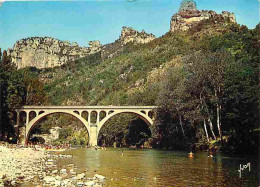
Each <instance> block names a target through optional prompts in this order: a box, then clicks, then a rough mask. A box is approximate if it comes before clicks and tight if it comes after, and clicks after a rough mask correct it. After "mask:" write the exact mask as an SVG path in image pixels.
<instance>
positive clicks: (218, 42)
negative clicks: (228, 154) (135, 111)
mask: <svg viewBox="0 0 260 187" xmlns="http://www.w3.org/2000/svg"><path fill="white" fill-rule="evenodd" d="M183 2H184V4H182V5H181V8H180V10H179V12H178V13H177V14H175V15H173V17H172V19H171V22H170V23H171V26H170V30H169V32H167V33H166V34H165V35H163V36H161V37H159V38H155V37H154V35H152V34H147V33H145V32H144V31H142V32H138V31H135V30H134V29H133V28H128V27H123V29H122V32H121V36H120V37H119V39H118V40H116V41H115V42H114V43H111V44H106V45H102V46H101V47H100V48H99V49H98V50H97V51H95V52H93V53H92V54H87V55H86V56H84V57H82V58H78V57H77V58H75V59H73V60H70V61H67V62H66V63H63V64H59V66H57V67H54V68H40V69H37V68H35V67H26V68H20V69H18V70H15V68H14V67H13V65H12V62H11V61H12V60H13V58H12V56H11V59H10V57H9V56H8V54H7V53H6V52H4V53H3V56H2V62H3V63H2V66H3V67H1V68H2V69H1V70H2V71H1V72H2V74H0V75H4V76H6V77H8V78H6V77H4V76H3V77H4V78H3V79H4V80H8V82H6V84H5V87H4V89H3V91H2V92H3V95H4V96H5V100H3V101H5V102H3V103H4V107H6V111H13V109H14V107H15V106H19V105H157V106H159V108H158V110H157V111H156V119H155V124H156V125H155V126H154V127H153V128H154V129H150V131H153V133H151V132H150V133H148V131H149V129H144V128H143V129H142V128H141V127H143V126H144V125H143V122H142V121H138V120H137V119H136V117H135V116H131V115H127V114H126V115H119V116H115V117H114V118H113V119H112V120H111V121H109V122H108V124H107V125H106V126H105V127H104V128H102V129H101V133H100V137H99V142H103V140H105V141H106V142H107V144H108V145H112V143H113V142H114V141H116V142H117V143H118V144H123V142H127V145H137V144H138V145H139V146H140V145H143V144H144V141H146V142H147V141H148V138H150V139H149V143H150V144H151V145H153V146H155V147H160V148H189V149H193V148H194V149H195V148H196V149H221V150H223V151H240V152H243V151H249V152H250V150H251V151H252V150H256V149H255V148H256V147H257V133H258V132H259V127H258V118H257V116H258V114H257V111H258V107H259V105H258V102H259V100H258V88H259V87H258V86H259V85H258V75H259V41H260V39H259V25H257V26H256V28H255V29H252V30H250V29H248V28H247V27H246V26H243V25H242V26H240V25H238V24H237V23H236V22H235V16H234V14H232V13H229V12H226V11H224V12H223V13H222V14H217V13H215V12H214V11H198V10H197V8H196V3H195V2H194V1H188V0H187V1H183ZM37 39H39V38H37ZM93 45H96V43H93ZM34 54H36V53H34ZM36 56H37V55H36ZM18 59H20V58H18ZM14 63H15V65H16V67H17V63H16V62H14ZM1 72H0V73H1ZM6 72H7V74H5V73H6ZM5 93H9V94H5ZM10 113H11V112H10ZM6 116H8V115H6ZM6 116H4V117H6ZM91 117H95V116H91ZM64 119H65V118H64ZM64 119H63V117H62V116H58V117H56V118H55V117H53V118H52V117H50V119H49V122H47V123H49V125H52V124H55V125H58V126H62V127H63V128H64V125H65V126H66V125H67V124H69V126H70V125H71V124H75V123H74V122H73V119H70V120H68V119H67V118H66V119H65V120H64ZM56 121H62V124H57V123H56ZM64 121H65V122H67V123H64ZM6 127H7V128H8V124H7V125H6ZM36 130H37V129H36ZM45 130H46V127H45ZM65 131H66V132H65ZM69 131H71V130H66V129H64V132H63V135H64V134H65V135H66V136H63V139H66V138H67V137H70V136H69V135H68V132H69ZM70 133H71V132H70ZM85 134H87V133H83V134H82V136H85ZM103 135H105V136H103ZM77 136H79V135H77ZM80 136H81V135H80ZM81 138H82V142H85V143H86V142H87V138H86V137H81ZM83 139H84V141H83ZM133 140H134V141H133ZM76 142H77V141H76ZM140 142H141V143H140Z"/></svg>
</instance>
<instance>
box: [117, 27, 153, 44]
mask: <svg viewBox="0 0 260 187" xmlns="http://www.w3.org/2000/svg"><path fill="white" fill-rule="evenodd" d="M153 39H155V36H154V35H153V34H147V33H146V32H145V31H144V30H142V32H139V31H137V30H134V29H133V28H131V27H125V26H124V27H123V28H122V30H121V35H120V38H119V40H120V41H121V42H123V44H126V43H128V42H134V43H148V42H150V41H152V40H153Z"/></svg>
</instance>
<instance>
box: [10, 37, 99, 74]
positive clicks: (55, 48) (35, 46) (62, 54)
mask: <svg viewBox="0 0 260 187" xmlns="http://www.w3.org/2000/svg"><path fill="white" fill-rule="evenodd" d="M96 43H97V44H98V45H94V46H93V45H90V47H79V46H78V44H77V43H76V42H74V43H70V42H68V41H61V40H58V39H54V38H50V37H32V38H26V39H22V40H19V41H17V42H16V43H15V45H14V47H13V48H12V49H9V50H8V54H9V55H10V56H11V58H12V61H13V62H14V63H15V64H16V65H17V68H18V69H19V68H24V67H27V66H34V67H37V68H39V69H41V68H49V67H55V66H61V65H62V64H65V63H66V62H68V61H72V60H75V59H77V58H79V57H83V56H86V55H89V54H92V53H95V52H97V51H99V50H100V47H101V46H100V43H99V42H96Z"/></svg>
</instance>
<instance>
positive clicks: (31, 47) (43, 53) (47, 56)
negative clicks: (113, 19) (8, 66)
mask: <svg viewBox="0 0 260 187" xmlns="http://www.w3.org/2000/svg"><path fill="white" fill-rule="evenodd" d="M154 38H155V36H154V35H153V34H147V33H145V32H144V31H142V32H138V31H136V30H134V29H133V28H130V27H123V28H122V31H121V36H120V37H119V39H118V40H116V41H115V42H114V43H111V44H107V45H101V44H100V41H90V42H89V47H80V46H79V45H78V44H77V43H76V42H73V43H70V42H68V41H61V40H58V39H55V38H51V37H31V38H26V39H22V40H19V41H17V42H16V43H15V45H14V46H13V48H12V49H9V50H8V55H10V56H11V58H12V61H13V62H14V63H15V64H16V66H17V68H18V69H20V68H24V67H28V66H33V67H37V68H38V69H43V68H52V67H55V66H61V65H63V64H65V63H68V62H71V61H74V60H76V59H77V58H81V57H86V56H88V55H90V54H94V53H97V52H99V51H101V52H102V56H104V57H106V56H107V57H108V56H109V55H112V56H113V55H115V54H116V53H117V52H116V51H118V50H119V49H120V48H122V45H125V44H126V43H128V42H134V43H147V42H150V41H151V40H153V39H154ZM111 49H112V50H111Z"/></svg>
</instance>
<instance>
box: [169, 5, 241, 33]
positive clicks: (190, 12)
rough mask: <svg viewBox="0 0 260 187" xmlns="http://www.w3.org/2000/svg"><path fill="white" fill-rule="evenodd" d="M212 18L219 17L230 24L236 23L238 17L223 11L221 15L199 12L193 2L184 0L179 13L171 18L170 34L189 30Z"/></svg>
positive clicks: (211, 12) (205, 11)
mask: <svg viewBox="0 0 260 187" xmlns="http://www.w3.org/2000/svg"><path fill="white" fill-rule="evenodd" d="M212 17H219V18H220V19H223V20H228V21H230V22H234V23H235V22H236V17H235V15H234V14H233V13H230V12H227V11H223V12H222V13H221V14H217V13H216V12H214V11H211V10H202V11H199V10H197V6H196V3H195V2H194V1H192V0H184V1H182V3H181V6H180V8H179V12H178V13H177V14H175V15H173V17H172V18H171V22H170V32H174V31H177V30H182V31H185V30H188V29H189V28H191V27H193V26H194V25H196V24H197V23H198V22H200V21H202V20H207V19H210V18H212Z"/></svg>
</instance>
